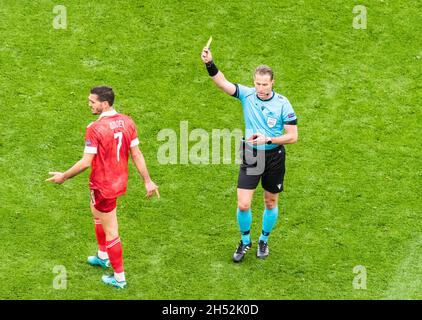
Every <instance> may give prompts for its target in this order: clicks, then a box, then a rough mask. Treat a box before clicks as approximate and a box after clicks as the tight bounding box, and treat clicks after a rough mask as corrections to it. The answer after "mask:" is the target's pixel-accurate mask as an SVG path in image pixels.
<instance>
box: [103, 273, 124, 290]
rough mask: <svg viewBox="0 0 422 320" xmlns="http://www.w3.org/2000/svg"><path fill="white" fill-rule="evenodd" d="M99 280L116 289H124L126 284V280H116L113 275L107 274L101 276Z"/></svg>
mask: <svg viewBox="0 0 422 320" xmlns="http://www.w3.org/2000/svg"><path fill="white" fill-rule="evenodd" d="M101 280H103V282H104V283H105V284H108V285H110V286H113V287H115V288H117V289H125V288H126V286H127V283H126V281H117V280H116V278H115V277H114V276H109V275H106V274H105V275H103V276H102V277H101Z"/></svg>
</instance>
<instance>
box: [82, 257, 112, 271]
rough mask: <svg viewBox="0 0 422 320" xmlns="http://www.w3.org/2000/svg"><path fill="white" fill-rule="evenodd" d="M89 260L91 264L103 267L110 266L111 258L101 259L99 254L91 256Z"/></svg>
mask: <svg viewBox="0 0 422 320" xmlns="http://www.w3.org/2000/svg"><path fill="white" fill-rule="evenodd" d="M87 262H88V263H89V264H90V265H91V266H94V267H96V266H100V267H101V268H103V269H107V268H110V260H109V259H100V258H98V256H89V257H88V259H87Z"/></svg>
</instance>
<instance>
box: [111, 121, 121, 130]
mask: <svg viewBox="0 0 422 320" xmlns="http://www.w3.org/2000/svg"><path fill="white" fill-rule="evenodd" d="M109 125H110V129H111V130H114V129H116V128H124V127H125V121H124V120H115V121H110V124H109Z"/></svg>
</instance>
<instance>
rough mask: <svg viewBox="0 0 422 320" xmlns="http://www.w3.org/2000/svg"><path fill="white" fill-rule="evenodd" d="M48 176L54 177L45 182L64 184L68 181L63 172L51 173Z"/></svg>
mask: <svg viewBox="0 0 422 320" xmlns="http://www.w3.org/2000/svg"><path fill="white" fill-rule="evenodd" d="M48 174H49V175H52V177H51V178H48V179H46V180H45V181H50V182H53V183H57V184H62V183H63V182H65V181H66V179H65V178H64V174H63V172H49V173H48Z"/></svg>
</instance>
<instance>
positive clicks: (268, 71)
mask: <svg viewBox="0 0 422 320" xmlns="http://www.w3.org/2000/svg"><path fill="white" fill-rule="evenodd" d="M256 74H259V75H264V74H268V75H269V76H270V77H271V80H273V79H274V72H273V69H271V68H270V67H269V66H266V65H261V66H258V67H257V68H256V69H255V73H254V75H256Z"/></svg>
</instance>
